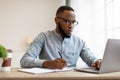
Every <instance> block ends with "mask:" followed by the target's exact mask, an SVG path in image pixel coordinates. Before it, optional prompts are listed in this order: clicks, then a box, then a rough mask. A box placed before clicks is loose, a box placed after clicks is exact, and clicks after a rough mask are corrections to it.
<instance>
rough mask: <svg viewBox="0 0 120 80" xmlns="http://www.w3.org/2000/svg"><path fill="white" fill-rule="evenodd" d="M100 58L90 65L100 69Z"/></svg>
mask: <svg viewBox="0 0 120 80" xmlns="http://www.w3.org/2000/svg"><path fill="white" fill-rule="evenodd" d="M101 61H102V60H101V59H98V60H96V61H95V62H94V63H93V64H92V65H91V67H93V68H95V69H100V66H101Z"/></svg>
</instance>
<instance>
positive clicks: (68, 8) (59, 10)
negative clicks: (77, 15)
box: [56, 6, 74, 16]
mask: <svg viewBox="0 0 120 80" xmlns="http://www.w3.org/2000/svg"><path fill="white" fill-rule="evenodd" d="M65 10H70V11H73V12H74V9H73V8H72V7H70V6H60V7H59V8H58V10H57V12H56V16H57V15H58V14H59V13H62V12H64V11H65Z"/></svg>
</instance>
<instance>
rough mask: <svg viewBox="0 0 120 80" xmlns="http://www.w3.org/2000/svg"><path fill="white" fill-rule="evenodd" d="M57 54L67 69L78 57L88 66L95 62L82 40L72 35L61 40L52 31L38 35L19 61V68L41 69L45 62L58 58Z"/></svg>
mask: <svg viewBox="0 0 120 80" xmlns="http://www.w3.org/2000/svg"><path fill="white" fill-rule="evenodd" d="M59 53H61V55H62V57H63V59H65V60H66V62H67V66H68V67H75V66H76V63H77V60H78V58H79V57H81V58H82V60H83V61H85V63H87V64H88V66H91V64H92V63H93V62H94V61H95V60H96V57H95V56H94V55H93V53H91V52H90V50H89V48H87V46H86V45H85V42H83V40H81V39H80V38H78V37H76V36H74V35H71V37H70V38H64V39H63V38H62V37H61V36H60V35H59V34H58V33H56V31H55V30H53V31H48V32H45V33H40V34H39V35H38V36H37V37H36V38H35V39H34V41H33V42H32V43H31V44H30V46H29V48H28V49H27V51H26V53H25V54H24V56H23V57H22V59H21V60H20V63H21V67H42V64H43V62H44V61H45V60H55V59H56V58H60V55H59Z"/></svg>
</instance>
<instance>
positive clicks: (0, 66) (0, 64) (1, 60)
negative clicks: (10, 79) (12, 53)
mask: <svg viewBox="0 0 120 80" xmlns="http://www.w3.org/2000/svg"><path fill="white" fill-rule="evenodd" d="M2 64H3V58H0V71H1V69H2Z"/></svg>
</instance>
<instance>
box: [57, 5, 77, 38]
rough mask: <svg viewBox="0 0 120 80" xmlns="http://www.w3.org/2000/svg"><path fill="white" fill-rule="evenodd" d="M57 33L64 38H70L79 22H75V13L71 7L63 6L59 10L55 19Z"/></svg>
mask: <svg viewBox="0 0 120 80" xmlns="http://www.w3.org/2000/svg"><path fill="white" fill-rule="evenodd" d="M55 22H56V26H57V27H56V31H57V32H58V33H59V34H60V35H61V36H62V37H63V38H69V37H70V36H71V34H72V30H73V28H74V26H75V25H77V24H78V22H77V21H76V20H75V13H74V10H73V9H72V8H71V7H68V6H61V7H59V8H58V10H57V12H56V17H55Z"/></svg>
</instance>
